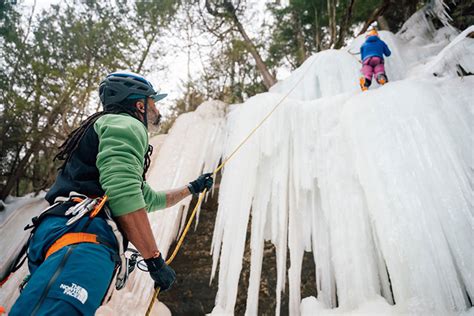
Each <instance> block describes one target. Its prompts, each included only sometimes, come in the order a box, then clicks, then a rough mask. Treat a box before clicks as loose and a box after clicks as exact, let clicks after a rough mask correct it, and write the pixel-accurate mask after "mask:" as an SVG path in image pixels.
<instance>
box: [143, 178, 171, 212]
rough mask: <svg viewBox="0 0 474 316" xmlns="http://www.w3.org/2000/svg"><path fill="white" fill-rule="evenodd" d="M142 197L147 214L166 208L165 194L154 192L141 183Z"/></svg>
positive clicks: (147, 185) (144, 183) (146, 184)
mask: <svg viewBox="0 0 474 316" xmlns="http://www.w3.org/2000/svg"><path fill="white" fill-rule="evenodd" d="M143 197H144V198H145V203H146V211H147V212H154V211H157V210H162V209H164V208H166V193H165V192H156V191H155V190H153V189H152V188H151V187H150V185H149V184H148V183H146V182H143Z"/></svg>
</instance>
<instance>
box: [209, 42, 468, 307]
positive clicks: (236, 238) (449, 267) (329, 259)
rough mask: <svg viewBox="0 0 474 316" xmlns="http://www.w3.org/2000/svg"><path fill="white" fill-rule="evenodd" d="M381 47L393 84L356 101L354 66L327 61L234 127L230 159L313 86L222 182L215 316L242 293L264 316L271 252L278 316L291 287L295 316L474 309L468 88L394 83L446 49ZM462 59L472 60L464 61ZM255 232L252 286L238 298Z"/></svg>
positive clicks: (416, 77) (261, 98)
mask: <svg viewBox="0 0 474 316" xmlns="http://www.w3.org/2000/svg"><path fill="white" fill-rule="evenodd" d="M384 35H386V37H387V39H388V40H387V42H388V44H389V46H390V47H391V49H392V51H394V52H395V53H396V54H394V56H393V58H392V57H391V58H389V59H388V61H387V70H388V71H389V72H392V71H393V73H394V74H396V75H395V76H393V77H395V78H396V79H397V80H398V81H397V80H394V81H392V82H390V83H389V84H387V85H386V86H384V87H379V88H378V89H377V87H376V86H375V87H373V88H372V89H371V90H370V91H369V92H367V93H360V92H359V91H357V83H356V80H357V75H356V73H357V69H358V65H357V63H353V62H352V59H351V58H352V57H351V56H349V55H348V54H347V53H344V52H342V51H328V52H323V53H320V54H317V55H316V56H313V57H312V58H310V59H309V60H308V61H307V62H306V63H305V64H304V65H303V66H302V67H301V68H300V69H298V70H297V71H295V72H294V73H293V74H292V76H291V77H290V78H289V79H288V80H287V81H284V82H282V83H279V84H278V85H276V86H275V87H274V88H273V89H272V90H271V93H267V94H262V95H257V96H255V97H253V98H251V99H249V100H248V101H247V102H245V103H244V104H243V105H241V106H239V107H238V108H236V109H235V110H234V111H232V112H231V113H230V114H229V115H228V121H227V133H228V138H227V142H226V147H225V148H224V156H226V155H228V154H229V152H230V151H231V150H233V149H234V148H235V147H236V146H237V144H239V143H240V141H241V140H242V139H243V138H244V137H245V136H246V135H247V134H248V132H249V131H250V130H251V129H252V128H253V127H254V126H255V125H257V124H258V122H259V121H260V120H261V119H262V118H263V117H264V116H265V114H266V113H268V112H269V111H270V110H271V109H272V108H273V107H274V106H275V104H276V103H277V102H279V101H280V100H281V98H282V97H283V96H284V95H286V93H287V92H288V91H290V89H291V88H292V86H294V85H295V84H296V83H297V82H298V81H299V78H301V76H302V75H305V73H306V74H308V78H307V80H302V81H301V83H299V84H298V86H297V88H296V89H295V90H294V91H293V92H291V94H290V96H289V97H288V98H287V99H286V100H285V101H284V103H283V104H282V105H281V106H280V108H279V109H278V111H277V112H275V114H273V116H272V117H271V119H270V120H268V121H267V122H266V123H265V124H264V125H263V126H262V128H261V129H260V131H259V132H258V133H256V134H255V135H254V136H253V137H252V139H250V141H249V142H248V143H247V144H246V145H245V146H244V147H242V149H241V150H240V152H239V153H238V154H237V155H236V156H235V158H233V159H232V160H231V161H229V163H228V164H227V165H226V167H225V169H224V174H223V178H222V182H221V186H220V193H219V210H218V214H217V219H216V226H215V232H214V238H213V256H214V266H213V271H214V272H213V274H215V273H216V271H217V267H218V265H219V273H218V280H219V292H218V295H217V297H216V307H215V309H214V313H215V314H218V315H220V314H232V313H233V311H234V305H235V302H236V296H237V292H238V291H247V314H248V315H256V314H257V313H258V292H259V282H260V274H261V264H262V256H263V243H264V240H270V241H271V242H272V243H273V244H274V245H275V249H276V250H275V251H276V255H277V262H276V265H277V275H278V281H277V301H278V303H277V307H276V311H275V314H277V315H279V308H280V293H281V291H282V290H283V289H284V286H285V282H286V273H288V282H289V289H290V293H289V295H290V314H291V315H298V314H300V313H301V312H303V313H308V310H311V308H312V307H314V308H315V309H314V310H315V311H316V310H318V311H319V313H320V314H325V313H326V314H331V313H333V312H335V311H336V312H342V313H345V312H347V313H350V312H351V311H352V312H353V311H357V310H362V311H366V310H372V311H373V312H375V313H378V314H380V313H385V312H387V311H388V312H389V313H415V314H430V315H450V314H454V313H459V312H462V311H464V310H466V309H467V308H469V307H470V306H471V303H470V301H469V298H468V295H469V297H470V298H473V297H474V280H473V275H472V266H473V264H474V262H473V256H472V253H473V251H474V245H473V238H472V236H473V224H474V223H473V200H472V183H473V181H472V170H473V160H472V145H473V133H472V127H471V125H472V121H473V120H472V119H473V115H472V114H473V113H472V98H473V89H472V87H473V84H474V79H473V78H472V77H466V78H464V79H462V78H459V77H456V76H455V74H454V75H453V73H452V72H451V73H449V72H448V73H446V76H447V78H445V79H439V78H436V77H434V76H432V75H431V74H429V75H428V73H427V72H424V73H421V74H420V73H411V72H410V71H409V70H408V69H404V70H403V71H402V70H397V69H396V66H397V65H404V66H406V67H422V65H423V64H424V63H426V60H428V59H430V58H436V54H438V52H439V51H440V50H441V49H442V48H443V47H442V45H441V44H440V43H435V44H430V45H428V46H417V45H415V44H413V43H406V42H403V41H402V40H400V39H398V38H396V37H394V36H393V35H391V34H389V33H386V34H384ZM359 41H360V40H359ZM443 41H444V44H447V43H446V38H444V39H443ZM456 41H460V40H459V39H456V40H455V41H454V42H453V43H455V42H456ZM354 45H356V44H354ZM453 45H454V44H453ZM446 49H447V50H448V51H449V50H450V48H446ZM416 51H418V52H420V51H421V52H423V53H421V54H418V55H417V54H416ZM397 53H399V54H397ZM458 54H461V55H462V56H464V57H463V58H469V54H470V50H464V51H463V50H460V51H458ZM443 55H445V53H444V51H443V52H442V53H440V55H438V56H437V57H438V58H440V59H442V56H443ZM347 67H350V69H347ZM306 69H309V70H308V71H306ZM389 76H390V75H389ZM321 78H326V79H327V82H329V83H334V87H329V86H323V85H321V81H320V79H321ZM248 225H251V237H250V238H251V240H250V247H251V271H250V285H249V288H248V289H242V288H239V287H238V281H239V276H240V272H241V269H242V256H243V253H244V247H245V238H246V231H247V226H248ZM287 248H289V250H290V251H289V261H290V263H291V265H290V268H289V269H288V271H286V262H287ZM304 251H312V252H313V255H314V262H315V266H316V280H317V281H316V283H317V284H316V286H317V289H318V296H317V300H316V299H315V300H316V302H317V305H318V306H316V304H312V303H311V302H313V303H314V300H312V301H311V300H310V301H305V304H304V306H303V307H304V308H303V310H302V309H301V308H302V307H301V304H300V302H301V297H300V275H301V265H302V258H303V253H304ZM336 296H337V302H338V305H337V306H338V308H337V309H334V308H335V307H336ZM382 297H383V298H382ZM371 302H373V304H372V303H371ZM393 303H396V304H395V305H394V306H391V304H393ZM331 308H333V310H331ZM260 312H261V311H260ZM309 314H310V313H309Z"/></svg>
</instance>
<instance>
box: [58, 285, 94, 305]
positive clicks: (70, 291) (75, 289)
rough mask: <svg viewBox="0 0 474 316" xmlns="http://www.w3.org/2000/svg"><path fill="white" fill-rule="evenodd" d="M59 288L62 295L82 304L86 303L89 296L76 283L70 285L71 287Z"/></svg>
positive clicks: (62, 286) (61, 286) (63, 286)
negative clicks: (62, 292)
mask: <svg viewBox="0 0 474 316" xmlns="http://www.w3.org/2000/svg"><path fill="white" fill-rule="evenodd" d="M60 288H61V289H63V290H64V294H66V295H69V296H72V297H74V298H77V299H78V300H79V302H81V303H82V304H84V303H85V302H86V301H87V297H88V296H89V294H88V293H87V291H86V289H85V288H83V287H81V286H79V285H77V284H76V283H72V284H71V286H69V285H66V284H61V285H60Z"/></svg>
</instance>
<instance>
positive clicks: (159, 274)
mask: <svg viewBox="0 0 474 316" xmlns="http://www.w3.org/2000/svg"><path fill="white" fill-rule="evenodd" d="M145 263H146V265H147V267H148V272H150V276H151V278H152V279H153V280H154V281H155V288H157V287H159V288H160V290H161V291H166V290H168V289H169V288H170V287H171V285H172V284H173V283H174V281H175V280H176V273H175V272H174V270H173V269H172V268H171V267H170V266H169V265H167V264H166V262H165V260H163V257H162V256H161V254H160V256H159V257H156V258H150V259H145Z"/></svg>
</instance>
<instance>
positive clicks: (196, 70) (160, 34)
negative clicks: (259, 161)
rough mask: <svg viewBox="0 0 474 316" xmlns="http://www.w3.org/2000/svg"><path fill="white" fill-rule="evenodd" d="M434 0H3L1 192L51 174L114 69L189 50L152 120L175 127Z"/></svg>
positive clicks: (139, 67) (473, 8)
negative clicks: (204, 106)
mask: <svg viewBox="0 0 474 316" xmlns="http://www.w3.org/2000/svg"><path fill="white" fill-rule="evenodd" d="M429 4H430V0H291V1H289V3H281V2H280V1H275V0H273V1H271V0H267V1H263V0H262V1H258V0H201V1H199V0H195V1H193V0H187V1H186V0H181V1H179V0H176V1H172V0H160V1H126V0H115V1H112V0H96V1H90V0H86V1H84V0H81V1H61V2H60V4H56V5H51V6H49V7H46V8H43V9H40V10H37V9H36V6H37V3H36V1H33V5H32V6H28V7H25V5H22V2H21V1H12V0H0V133H1V135H2V136H1V138H0V161H1V165H0V200H4V199H5V198H6V197H7V196H9V195H14V196H21V195H24V194H26V193H30V192H39V191H41V190H43V189H46V188H48V187H49V186H51V184H52V182H53V181H54V178H55V175H56V169H57V168H58V166H59V164H58V163H57V162H53V157H54V156H55V154H56V153H57V147H58V146H59V145H60V144H61V143H62V142H63V141H64V140H65V138H66V137H67V135H68V134H69V133H70V132H71V131H72V130H74V128H76V127H77V126H78V125H79V124H80V122H81V121H82V120H84V119H85V118H86V117H87V116H89V115H91V114H92V113H94V112H96V111H99V110H101V106H100V102H99V100H98V95H97V87H98V84H99V82H100V81H101V79H103V77H104V76H105V75H106V74H108V73H110V72H113V71H117V70H124V69H127V70H130V71H134V72H137V73H140V74H142V75H145V76H146V75H150V76H160V74H166V73H167V71H169V68H168V66H169V65H168V64H167V61H168V60H169V57H170V56H173V55H176V54H178V53H179V54H181V55H183V54H184V56H185V57H184V58H182V63H183V67H182V69H184V70H185V72H186V74H185V75H184V76H181V78H185V79H181V80H180V82H179V83H177V85H178V86H179V89H178V91H179V92H177V93H176V94H175V95H174V96H172V97H171V98H169V99H168V101H167V102H166V103H165V106H164V108H163V109H162V111H163V113H164V116H165V119H164V122H163V124H162V125H161V127H160V128H159V129H158V130H153V131H152V133H153V134H157V133H166V132H167V131H168V130H169V128H170V127H171V126H172V124H173V122H174V120H175V118H176V117H177V116H178V115H180V114H182V113H185V112H189V111H193V110H195V109H196V107H197V106H198V105H199V104H201V103H202V102H203V101H205V100H208V99H218V100H222V101H224V102H226V103H229V104H235V103H241V102H243V101H244V100H246V99H247V98H249V97H250V96H253V95H255V94H257V93H260V92H265V91H267V90H268V89H269V88H270V87H271V86H272V85H273V84H275V83H276V82H277V79H280V77H282V76H284V75H285V74H287V73H288V72H289V71H292V70H294V69H295V68H297V67H299V66H300V65H301V64H302V63H303V62H304V61H305V60H306V59H307V58H308V57H309V56H311V55H312V54H314V53H316V52H319V51H322V50H327V49H337V48H341V47H343V46H344V45H346V44H347V43H348V42H349V41H351V40H352V39H353V38H354V37H355V36H357V35H359V34H362V33H364V32H365V31H366V30H367V29H368V28H369V27H371V26H372V25H376V26H377V27H378V28H379V29H382V30H389V31H392V32H397V31H399V30H400V28H401V26H402V24H403V22H405V21H406V20H407V19H408V18H409V17H410V16H411V15H412V14H413V13H414V12H415V11H417V10H418V9H420V8H421V7H423V6H425V5H429ZM445 4H446V6H447V7H448V12H449V14H450V16H451V18H452V21H451V24H452V25H453V26H454V27H456V28H458V29H459V30H464V29H465V28H466V27H467V26H469V25H472V24H474V1H473V0H464V1H451V0H447V1H445ZM435 27H442V23H441V21H440V22H439V25H435ZM163 77H165V78H163ZM161 79H162V80H166V76H163V75H161ZM328 80H331V78H328ZM152 81H153V80H152Z"/></svg>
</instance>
